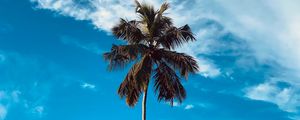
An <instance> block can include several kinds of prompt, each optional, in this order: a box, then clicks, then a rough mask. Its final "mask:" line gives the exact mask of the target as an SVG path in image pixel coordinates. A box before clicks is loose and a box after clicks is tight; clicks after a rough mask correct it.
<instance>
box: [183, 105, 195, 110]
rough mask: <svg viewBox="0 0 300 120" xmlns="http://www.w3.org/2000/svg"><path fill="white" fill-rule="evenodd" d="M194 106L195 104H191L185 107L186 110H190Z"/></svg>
mask: <svg viewBox="0 0 300 120" xmlns="http://www.w3.org/2000/svg"><path fill="white" fill-rule="evenodd" d="M193 108H194V105H192V104H190V105H186V106H185V107H184V109H185V110H190V109H193Z"/></svg>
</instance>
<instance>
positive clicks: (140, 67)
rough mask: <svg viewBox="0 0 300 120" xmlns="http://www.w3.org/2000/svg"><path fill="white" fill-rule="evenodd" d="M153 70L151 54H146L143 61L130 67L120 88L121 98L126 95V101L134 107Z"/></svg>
mask: <svg viewBox="0 0 300 120" xmlns="http://www.w3.org/2000/svg"><path fill="white" fill-rule="evenodd" d="M151 71H152V60H151V58H150V56H149V54H148V55H144V57H143V58H142V59H141V61H139V62H138V63H136V64H134V65H133V67H132V68H131V69H130V71H129V73H128V74H127V76H126V78H125V80H124V81H123V82H122V84H121V85H120V87H119V90H118V93H119V95H120V97H121V98H124V97H126V103H127V104H128V105H129V106H131V107H133V106H134V105H135V104H136V102H137V100H138V98H139V96H140V93H141V92H142V91H143V90H144V88H145V86H146V84H147V83H148V82H149V80H150V75H151Z"/></svg>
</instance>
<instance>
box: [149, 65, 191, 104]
mask: <svg viewBox="0 0 300 120" xmlns="http://www.w3.org/2000/svg"><path fill="white" fill-rule="evenodd" d="M155 72H156V73H155V75H154V79H155V83H154V86H155V91H156V92H157V93H158V100H159V101H161V100H164V101H167V102H170V103H171V105H172V104H173V101H174V100H178V101H179V102H182V101H183V99H185V97H186V92H185V90H184V88H183V86H182V85H181V82H180V79H179V77H178V76H177V75H176V73H175V71H174V70H173V69H172V68H171V67H169V66H168V65H167V64H166V63H164V62H160V63H159V65H158V67H157V68H156V69H155Z"/></svg>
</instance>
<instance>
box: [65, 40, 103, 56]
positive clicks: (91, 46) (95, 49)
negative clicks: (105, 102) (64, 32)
mask: <svg viewBox="0 0 300 120" xmlns="http://www.w3.org/2000/svg"><path fill="white" fill-rule="evenodd" d="M61 42H62V43H63V44H66V45H73V46H75V47H78V48H81V49H84V50H86V51H89V52H91V53H95V54H102V53H103V50H102V49H100V47H99V46H98V45H97V44H96V43H84V42H82V41H80V40H78V39H76V38H72V37H68V36H63V37H61Z"/></svg>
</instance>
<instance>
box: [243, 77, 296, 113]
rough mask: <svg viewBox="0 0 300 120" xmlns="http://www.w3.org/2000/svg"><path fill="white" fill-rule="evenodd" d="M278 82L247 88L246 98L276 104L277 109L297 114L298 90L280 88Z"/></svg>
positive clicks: (291, 87) (268, 82)
mask: <svg viewBox="0 0 300 120" xmlns="http://www.w3.org/2000/svg"><path fill="white" fill-rule="evenodd" d="M278 82H280V81H274V80H270V81H267V82H265V83H262V84H259V85H257V86H252V87H249V88H247V90H246V97H248V98H251V99H254V100H262V101H267V102H271V103H274V104H277V105H278V107H279V108H281V109H282V110H285V111H288V112H298V110H297V108H298V107H300V95H299V92H300V89H299V88H296V87H293V86H288V87H282V88H281V87H280V86H278Z"/></svg>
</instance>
